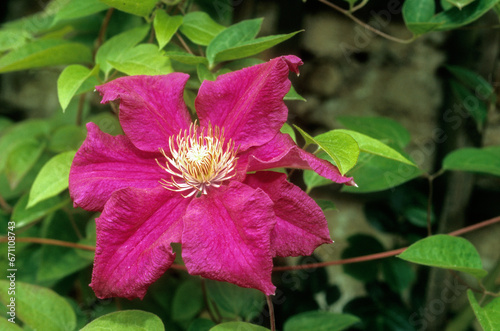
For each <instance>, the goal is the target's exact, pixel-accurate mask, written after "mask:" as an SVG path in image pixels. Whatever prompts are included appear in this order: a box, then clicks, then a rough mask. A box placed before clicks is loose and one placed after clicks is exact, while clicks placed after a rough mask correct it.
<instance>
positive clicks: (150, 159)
mask: <svg viewBox="0 0 500 331" xmlns="http://www.w3.org/2000/svg"><path fill="white" fill-rule="evenodd" d="M87 130H88V134H87V139H86V140H85V141H84V143H83V145H82V146H81V147H80V149H79V150H78V152H77V153H76V155H75V158H74V160H73V164H72V165H71V170H70V174H69V192H70V195H71V198H72V199H73V201H74V205H75V207H77V206H79V207H82V208H84V209H86V210H93V211H100V210H102V208H103V207H104V204H105V203H106V201H107V200H108V199H109V197H110V196H111V194H112V193H113V192H114V191H116V190H119V189H121V188H125V187H136V188H153V187H156V186H159V185H160V184H159V180H160V179H161V178H162V177H164V176H165V171H164V170H163V169H161V168H160V166H158V164H157V163H156V161H155V157H158V156H159V155H161V154H159V153H158V154H157V153H147V152H143V151H141V150H138V149H137V148H135V147H134V145H132V143H131V142H130V141H129V140H128V138H127V137H125V136H116V137H113V136H110V135H109V134H107V133H104V132H102V131H101V130H99V128H98V127H97V125H95V124H94V123H88V124H87Z"/></svg>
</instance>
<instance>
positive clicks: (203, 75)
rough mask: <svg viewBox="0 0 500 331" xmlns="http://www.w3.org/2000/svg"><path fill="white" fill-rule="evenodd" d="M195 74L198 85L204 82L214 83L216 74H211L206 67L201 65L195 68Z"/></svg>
mask: <svg viewBox="0 0 500 331" xmlns="http://www.w3.org/2000/svg"><path fill="white" fill-rule="evenodd" d="M196 73H197V74H198V80H199V81H200V83H203V81H204V80H211V81H214V80H215V79H216V78H217V74H214V73H213V72H211V71H210V70H209V69H208V67H207V66H206V65H204V64H202V63H200V64H198V65H197V66H196Z"/></svg>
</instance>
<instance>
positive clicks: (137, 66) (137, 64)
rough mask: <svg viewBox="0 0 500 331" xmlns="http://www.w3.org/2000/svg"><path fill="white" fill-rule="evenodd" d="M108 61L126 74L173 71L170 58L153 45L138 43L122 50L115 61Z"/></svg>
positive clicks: (163, 73) (154, 73) (152, 73)
mask: <svg viewBox="0 0 500 331" xmlns="http://www.w3.org/2000/svg"><path fill="white" fill-rule="evenodd" d="M108 63H109V64H111V65H112V66H113V68H115V69H116V70H118V71H121V72H123V73H125V74H127V75H130V76H133V75H166V74H169V73H171V72H172V71H173V69H172V67H171V66H170V60H169V59H168V57H166V56H164V55H163V54H162V53H161V52H160V51H159V50H158V48H157V47H156V46H155V45H152V44H140V45H137V46H135V47H134V48H131V49H129V50H126V51H124V52H123V53H122V54H121V55H120V57H119V59H118V60H117V61H111V60H108Z"/></svg>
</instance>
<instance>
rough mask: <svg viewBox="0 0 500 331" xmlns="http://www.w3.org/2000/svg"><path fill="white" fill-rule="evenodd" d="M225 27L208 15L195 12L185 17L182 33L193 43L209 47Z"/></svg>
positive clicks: (181, 27) (181, 28)
mask: <svg viewBox="0 0 500 331" xmlns="http://www.w3.org/2000/svg"><path fill="white" fill-rule="evenodd" d="M224 29H225V27H224V26H222V25H220V24H218V23H217V22H215V21H214V20H213V19H212V18H211V17H210V16H209V15H208V14H207V13H205V12H201V11H195V12H191V13H188V14H187V15H186V16H184V20H183V22H182V25H181V26H180V30H181V32H182V33H183V34H184V35H185V36H186V37H188V38H189V40H191V41H192V42H193V43H195V44H198V45H202V46H207V45H208V44H209V43H210V42H211V41H212V39H214V37H215V36H216V35H218V34H219V33H220V32H222V31H224Z"/></svg>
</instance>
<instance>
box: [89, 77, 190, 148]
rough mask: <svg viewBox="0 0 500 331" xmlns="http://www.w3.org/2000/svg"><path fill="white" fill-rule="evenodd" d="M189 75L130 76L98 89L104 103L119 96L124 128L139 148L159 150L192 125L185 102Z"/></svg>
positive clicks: (121, 119) (121, 120)
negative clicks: (170, 138)
mask: <svg viewBox="0 0 500 331" xmlns="http://www.w3.org/2000/svg"><path fill="white" fill-rule="evenodd" d="M188 78H189V76H188V75H186V74H182V73H172V74H169V75H165V76H129V77H121V78H118V79H115V80H113V81H111V82H109V83H106V84H104V85H100V86H97V87H96V89H97V90H98V91H99V92H100V93H101V95H102V101H101V102H102V103H106V102H108V101H113V100H116V99H120V123H121V125H122V127H123V131H124V132H125V134H126V135H127V136H128V137H129V138H130V140H131V141H132V143H133V144H134V145H135V146H136V147H137V148H139V149H142V150H144V151H149V152H156V151H158V148H160V147H166V146H168V137H170V136H171V135H174V134H177V133H179V131H180V130H181V129H187V128H189V124H190V123H191V118H190V115H189V112H188V110H187V107H186V105H185V103H184V99H183V93H184V86H185V85H186V82H187V80H188Z"/></svg>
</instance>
